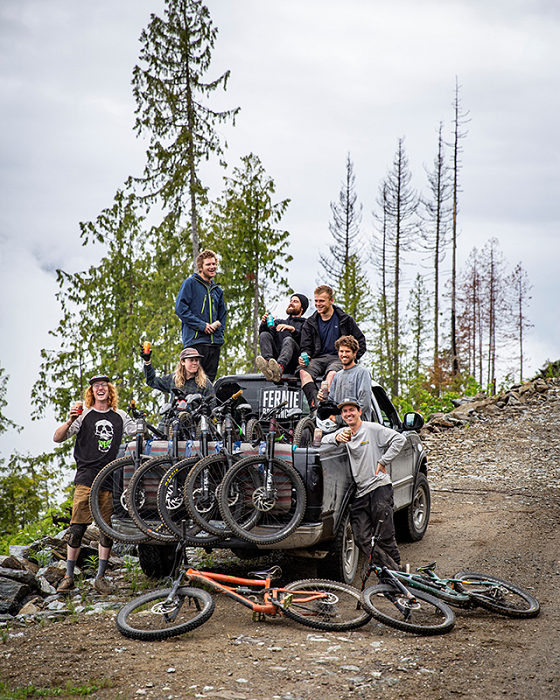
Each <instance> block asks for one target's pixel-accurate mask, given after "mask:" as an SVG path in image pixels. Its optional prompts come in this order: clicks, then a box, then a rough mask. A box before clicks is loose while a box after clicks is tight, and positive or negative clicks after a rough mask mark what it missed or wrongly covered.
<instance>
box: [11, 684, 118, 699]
mask: <svg viewBox="0 0 560 700" xmlns="http://www.w3.org/2000/svg"><path fill="white" fill-rule="evenodd" d="M107 687H110V683H109V681H108V680H102V681H90V682H89V683H86V684H84V685H74V684H73V683H71V682H70V681H68V682H67V683H66V685H65V686H64V687H63V688H38V687H37V686H35V685H28V686H26V687H25V688H16V689H14V690H11V689H10V688H9V687H8V685H7V683H4V682H3V681H0V700H32V699H33V698H73V697H87V696H88V695H91V694H92V693H95V692H97V691H98V690H101V689H102V688H107Z"/></svg>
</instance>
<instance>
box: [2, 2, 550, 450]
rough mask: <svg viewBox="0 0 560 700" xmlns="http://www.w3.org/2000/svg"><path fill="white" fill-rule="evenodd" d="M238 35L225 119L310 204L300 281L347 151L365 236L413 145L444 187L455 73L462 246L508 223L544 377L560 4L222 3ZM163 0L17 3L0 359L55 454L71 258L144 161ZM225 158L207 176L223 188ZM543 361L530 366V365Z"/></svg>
mask: <svg viewBox="0 0 560 700" xmlns="http://www.w3.org/2000/svg"><path fill="white" fill-rule="evenodd" d="M207 5H208V7H209V9H210V12H211V15H212V18H213V21H214V24H215V26H217V27H218V28H219V36H218V41H217V45H216V49H215V53H214V62H213V66H212V69H211V72H210V76H211V77H216V76H217V75H219V74H221V73H222V72H223V71H224V70H226V69H230V70H231V73H232V75H231V81H230V83H229V87H228V91H227V93H225V94H220V95H218V94H217V93H215V95H216V97H215V98H213V103H212V104H213V106H214V107H215V108H217V109H226V108H230V107H237V106H239V107H241V112H240V114H239V117H238V119H237V125H236V126H235V128H229V127H228V128H224V130H223V136H224V138H226V139H227V142H228V145H229V148H228V151H227V155H226V158H227V161H228V163H230V164H231V165H233V166H235V165H237V163H238V160H239V158H240V157H242V156H244V155H247V154H248V153H250V152H253V153H255V154H257V155H258V156H259V157H260V159H261V160H262V162H263V165H264V167H265V169H266V171H267V173H268V174H269V175H270V176H271V177H273V178H274V180H275V182H276V184H277V195H278V198H284V197H289V198H290V199H291V204H290V207H289V210H288V214H287V215H286V217H285V219H284V226H285V228H286V229H288V230H289V231H290V232H291V235H292V237H291V240H292V250H291V252H292V254H293V256H294V263H293V266H292V269H291V277H290V283H291V285H292V286H293V287H294V288H296V289H297V290H299V291H303V292H306V293H309V294H311V293H312V289H313V286H314V282H315V279H316V278H317V276H318V275H319V266H318V262H317V257H318V256H317V251H318V250H323V251H324V250H326V246H327V244H328V242H329V234H328V223H329V219H330V209H329V204H330V202H331V201H332V200H335V199H336V198H337V196H338V192H339V189H340V185H341V182H342V180H343V178H344V167H345V159H346V156H347V154H348V153H350V156H351V158H352V160H353V161H354V164H355V174H356V187H357V193H358V198H359V201H360V202H361V203H362V204H363V226H362V228H363V233H364V236H365V237H369V236H370V235H371V232H372V220H373V216H372V211H373V210H374V208H375V206H376V204H375V200H376V197H377V193H378V187H379V183H380V181H381V179H382V178H383V177H384V176H385V174H386V173H387V170H388V168H389V167H390V165H391V162H392V159H393V156H394V153H395V150H396V148H397V141H398V139H399V138H401V137H404V138H405V148H406V150H407V153H408V157H409V161H410V168H411V171H412V175H413V180H412V185H413V186H414V187H416V188H417V189H419V190H425V183H426V180H425V172H424V166H425V165H426V166H428V167H431V164H432V162H433V158H434V155H435V152H436V145H437V128H438V125H439V122H440V121H441V120H443V122H444V129H445V134H446V136H447V137H448V138H450V135H451V122H452V118H453V111H452V101H453V97H454V88H455V80H456V78H457V79H458V81H459V84H460V85H461V99H462V105H463V108H464V109H465V110H468V111H469V112H470V114H469V116H470V118H471V121H470V122H469V124H468V125H467V128H468V135H467V138H466V139H465V140H464V141H463V148H464V153H463V156H462V162H463V169H462V171H461V187H462V190H463V191H462V194H461V199H460V231H461V237H460V240H459V251H458V254H459V258H460V260H464V259H465V258H466V257H467V255H468V253H469V252H470V250H471V249H472V247H473V246H477V247H479V248H482V247H483V246H484V243H485V242H486V241H487V240H488V239H490V238H491V237H493V236H495V237H497V238H498V239H499V241H500V247H501V250H502V251H503V253H504V255H505V257H506V260H507V262H508V264H509V267H510V269H512V268H513V267H514V265H515V264H516V263H517V262H519V261H522V263H523V265H524V267H525V269H526V270H527V272H528V274H529V277H530V280H531V282H532V283H533V285H534V288H533V290H532V302H531V307H530V317H531V320H532V322H533V323H534V329H533V330H532V333H531V336H530V339H529V344H528V352H529V355H530V356H531V362H530V367H529V368H528V369H529V370H530V371H534V370H535V369H536V368H538V367H539V366H541V365H542V363H543V362H544V361H545V359H547V358H550V359H558V357H560V347H559V346H560V318H559V316H560V312H559V304H558V297H559V293H560V279H559V275H558V257H559V255H558V253H559V248H560V246H559V243H558V227H559V220H560V213H559V208H558V205H557V200H558V190H559V185H560V159H559V143H558V142H559V137H558V121H559V109H558V107H559V103H560V48H559V47H560V3H558V2H557V0H392V2H390V3H388V2H386V1H385V0H345V2H340V1H335V0H297V1H296V0H282V2H263V1H262V0H235V1H234V2H233V1H232V0H208V1H207ZM162 9H163V0H118V2H114V0H113V1H111V2H110V1H109V0H96V2H91V1H90V0H1V2H0V97H1V103H2V109H1V112H0V178H1V183H0V211H1V217H0V290H1V294H0V365H1V366H3V367H4V368H6V370H7V372H8V373H9V374H10V376H11V379H10V383H9V393H8V400H9V406H8V408H7V410H6V413H7V414H8V415H9V417H11V418H12V419H13V420H15V421H16V422H17V423H19V424H21V425H24V426H25V430H24V431H23V433H21V434H20V435H19V436H18V435H14V434H8V435H5V436H3V437H2V438H0V454H2V455H4V456H6V455H8V454H9V453H10V451H11V450H12V449H13V448H17V449H19V450H20V451H23V452H26V451H28V450H30V451H31V452H33V453H38V452H40V451H43V450H45V449H50V448H51V446H52V442H51V439H52V433H53V431H54V428H55V423H54V419H53V417H52V416H50V415H49V416H48V417H47V418H46V419H45V420H43V421H40V422H38V423H37V422H36V423H31V422H30V421H29V418H28V416H29V414H30V404H29V395H30V390H31V386H32V384H33V383H34V381H35V380H36V379H37V375H38V369H39V364H40V355H39V353H40V350H41V348H44V347H53V342H54V341H53V339H52V338H51V337H50V336H49V330H50V329H52V328H54V327H55V326H56V324H57V321H58V319H59V307H58V305H57V302H56V299H55V292H56V283H55V270H56V269H57V268H62V269H64V270H66V271H68V272H75V271H76V270H79V269H84V268H85V267H86V266H89V265H90V264H92V263H93V262H95V260H96V259H97V256H98V255H99V254H100V252H101V251H97V250H96V249H92V248H89V247H88V248H85V249H84V248H82V247H81V245H80V240H79V228H78V222H80V221H88V220H91V219H94V218H95V217H96V216H97V215H98V214H99V213H100V211H101V210H102V209H103V208H105V207H107V206H109V205H110V204H111V202H112V200H113V196H114V194H115V192H116V190H117V188H119V187H121V186H122V184H123V183H124V181H125V180H126V178H127V177H128V176H129V175H138V174H140V173H141V171H142V168H143V164H144V153H145V148H146V142H145V141H143V140H142V139H137V138H136V137H135V134H134V133H133V131H132V127H133V123H134V107H135V104H134V101H133V98H132V93H131V88H130V80H131V76H132V68H133V66H134V65H135V64H136V63H137V60H138V54H139V50H140V44H139V42H138V38H139V36H140V32H141V30H142V28H143V27H145V26H146V25H147V24H148V22H149V16H150V13H155V14H161V13H162ZM222 176H223V171H222V170H221V169H220V168H219V167H218V166H217V165H216V163H211V164H210V165H209V166H208V167H206V168H205V170H204V176H203V177H204V180H205V181H206V183H207V184H208V185H209V186H210V187H211V194H213V195H215V194H217V193H218V192H219V191H220V188H221V182H222V180H221V178H222ZM528 373H529V372H528Z"/></svg>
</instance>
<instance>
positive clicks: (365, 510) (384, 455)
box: [323, 397, 406, 567]
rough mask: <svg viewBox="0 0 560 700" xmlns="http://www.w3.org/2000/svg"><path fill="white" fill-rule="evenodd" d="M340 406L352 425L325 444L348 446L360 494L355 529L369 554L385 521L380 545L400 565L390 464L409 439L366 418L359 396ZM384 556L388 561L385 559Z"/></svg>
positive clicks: (352, 513)
mask: <svg viewBox="0 0 560 700" xmlns="http://www.w3.org/2000/svg"><path fill="white" fill-rule="evenodd" d="M338 408H339V409H340V413H341V415H342V419H343V420H344V422H345V423H346V425H347V426H348V428H349V429H350V430H348V428H342V429H341V430H338V431H337V432H335V433H330V434H328V435H325V436H324V437H323V443H324V444H329V443H330V444H333V443H335V444H340V445H346V448H347V450H348V457H349V458H350V467H351V469H352V476H353V477H354V481H355V482H356V495H355V497H354V501H353V502H352V506H351V510H350V523H351V525H352V532H353V533H354V538H355V540H356V544H357V545H358V547H359V549H360V550H361V551H362V552H364V554H365V555H366V556H369V553H370V550H371V538H372V535H373V532H374V531H375V529H376V528H377V524H378V522H379V521H380V520H382V521H383V524H382V526H381V530H380V532H379V539H378V541H377V544H378V546H379V548H380V549H381V550H382V552H383V553H385V554H386V555H388V556H389V557H390V558H391V559H392V560H393V561H394V563H395V564H396V565H397V567H400V565H401V555H400V552H399V548H398V546H397V541H396V539H395V526H394V524H393V506H394V503H393V485H392V484H391V478H390V477H389V475H388V474H387V466H388V465H389V464H390V463H391V462H392V461H393V460H394V459H395V457H397V455H398V454H399V453H400V451H401V450H402V448H403V447H404V445H405V444H406V438H405V437H404V436H403V435H401V434H400V433H397V432H396V431H395V430H392V429H391V428H386V427H385V426H383V425H380V424H379V423H369V422H367V421H363V420H362V410H361V408H360V405H359V403H358V401H357V399H355V398H353V397H352V398H346V399H343V400H342V401H341V402H340V403H339V404H338ZM375 559H377V563H379V564H389V565H392V562H391V561H390V559H384V558H383V557H376V555H375V554H374V560H375ZM383 559H384V560H383Z"/></svg>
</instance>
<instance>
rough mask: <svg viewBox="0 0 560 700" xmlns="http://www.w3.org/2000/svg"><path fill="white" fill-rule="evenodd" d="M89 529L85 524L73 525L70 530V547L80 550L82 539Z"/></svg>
mask: <svg viewBox="0 0 560 700" xmlns="http://www.w3.org/2000/svg"><path fill="white" fill-rule="evenodd" d="M87 527H88V526H87V525H84V524H83V523H72V525H70V527H69V528H68V546H70V547H72V549H78V547H80V546H81V544H82V537H83V536H84V533H85V531H86V530H87Z"/></svg>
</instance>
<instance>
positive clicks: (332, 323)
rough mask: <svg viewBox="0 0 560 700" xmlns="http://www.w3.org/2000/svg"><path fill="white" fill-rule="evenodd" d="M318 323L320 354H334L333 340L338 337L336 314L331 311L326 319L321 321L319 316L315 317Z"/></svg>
mask: <svg viewBox="0 0 560 700" xmlns="http://www.w3.org/2000/svg"><path fill="white" fill-rule="evenodd" d="M317 321H318V325H319V337H320V338H321V355H336V354H337V352H336V348H335V347H334V344H335V342H336V341H337V340H338V338H339V337H340V330H339V328H338V316H337V315H336V314H335V313H333V315H332V316H331V317H330V318H329V320H328V321H323V319H322V318H321V317H320V316H319V318H318V319H317Z"/></svg>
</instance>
